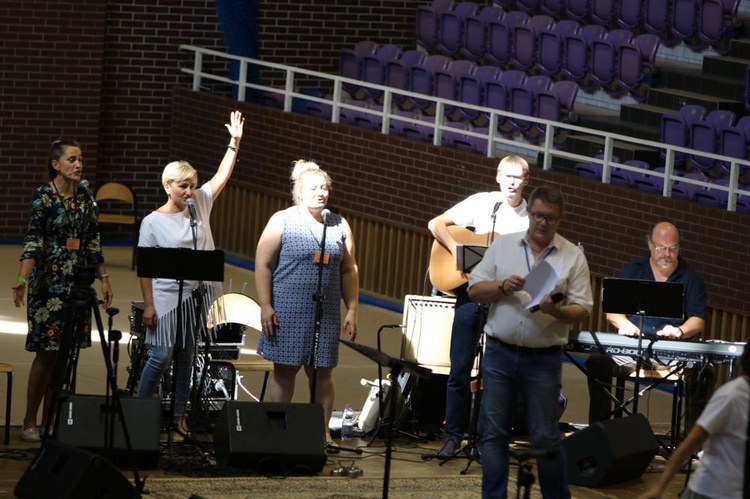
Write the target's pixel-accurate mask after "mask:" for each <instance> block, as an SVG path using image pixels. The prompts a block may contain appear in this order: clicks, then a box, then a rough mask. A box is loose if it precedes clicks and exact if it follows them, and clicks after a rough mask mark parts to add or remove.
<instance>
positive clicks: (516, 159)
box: [497, 154, 529, 177]
mask: <svg viewBox="0 0 750 499" xmlns="http://www.w3.org/2000/svg"><path fill="white" fill-rule="evenodd" d="M503 166H520V167H521V168H522V169H523V175H524V176H525V177H527V176H528V175H529V162H528V161H526V160H525V159H523V158H522V157H521V156H515V155H512V154H511V155H510V156H505V157H504V158H503V159H501V160H500V163H498V165H497V171H498V172H499V171H500V169H501V168H502V167H503Z"/></svg>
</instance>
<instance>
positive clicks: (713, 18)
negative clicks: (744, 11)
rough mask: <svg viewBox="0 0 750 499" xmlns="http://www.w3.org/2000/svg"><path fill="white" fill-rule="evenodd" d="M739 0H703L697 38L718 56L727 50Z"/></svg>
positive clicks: (732, 32)
mask: <svg viewBox="0 0 750 499" xmlns="http://www.w3.org/2000/svg"><path fill="white" fill-rule="evenodd" d="M739 5H740V0H703V2H702V4H701V7H700V13H699V14H700V19H699V21H698V27H699V30H698V36H699V37H700V39H701V40H703V41H704V42H706V43H707V44H709V45H710V46H711V47H712V48H713V49H714V50H716V51H717V52H718V53H720V54H726V53H727V51H728V50H729V40H731V39H732V37H734V22H735V21H736V18H737V11H738V10H739Z"/></svg>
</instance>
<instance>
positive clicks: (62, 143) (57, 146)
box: [47, 137, 81, 180]
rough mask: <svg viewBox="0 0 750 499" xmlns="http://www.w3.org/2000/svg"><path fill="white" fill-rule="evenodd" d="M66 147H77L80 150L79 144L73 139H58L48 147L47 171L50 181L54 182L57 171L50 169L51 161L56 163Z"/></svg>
mask: <svg viewBox="0 0 750 499" xmlns="http://www.w3.org/2000/svg"><path fill="white" fill-rule="evenodd" d="M68 147H77V148H78V149H81V144H79V143H78V142H76V141H75V140H73V139H69V138H65V137H60V138H59V139H57V140H56V141H54V142H53V143H52V145H51V146H50V148H49V160H48V161H47V171H48V173H49V179H50V180H55V177H56V176H57V170H55V169H54V168H53V167H52V161H57V160H58V159H60V156H62V155H63V153H65V149H66V148H68Z"/></svg>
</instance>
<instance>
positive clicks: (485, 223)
mask: <svg viewBox="0 0 750 499" xmlns="http://www.w3.org/2000/svg"><path fill="white" fill-rule="evenodd" d="M496 203H502V204H501V205H500V207H499V208H498V210H497V213H496V217H495V218H496V221H495V226H494V229H495V230H494V232H497V233H498V234H510V233H512V232H518V231H522V230H526V229H528V228H529V214H528V212H527V211H526V200H521V204H519V205H518V206H516V207H515V208H514V207H513V206H511V205H510V204H508V202H507V201H506V199H505V195H504V194H503V193H502V192H500V191H493V192H478V193H476V194H472V195H471V196H469V197H468V198H466V199H464V200H463V201H461V202H460V203H458V204H456V205H455V206H453V207H452V208H451V209H449V210H448V211H446V212H445V215H446V216H447V217H448V218H450V219H451V220H452V221H453V223H454V224H456V225H458V226H460V227H474V232H475V233H476V234H488V233H490V232H493V230H492V229H493V226H492V210H494V208H495V204H496Z"/></svg>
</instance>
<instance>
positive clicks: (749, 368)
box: [740, 342, 750, 376]
mask: <svg viewBox="0 0 750 499" xmlns="http://www.w3.org/2000/svg"><path fill="white" fill-rule="evenodd" d="M740 366H742V369H743V370H744V371H745V374H747V375H749V376H750V348H748V343H747V342H745V347H744V350H743V351H742V357H740Z"/></svg>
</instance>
